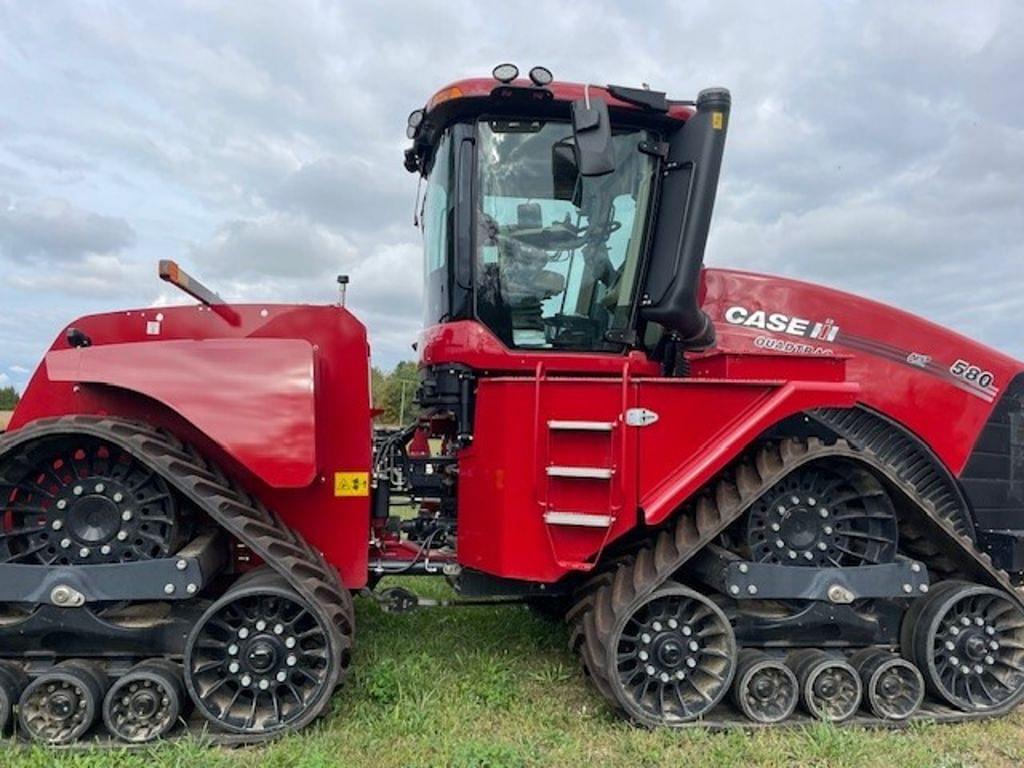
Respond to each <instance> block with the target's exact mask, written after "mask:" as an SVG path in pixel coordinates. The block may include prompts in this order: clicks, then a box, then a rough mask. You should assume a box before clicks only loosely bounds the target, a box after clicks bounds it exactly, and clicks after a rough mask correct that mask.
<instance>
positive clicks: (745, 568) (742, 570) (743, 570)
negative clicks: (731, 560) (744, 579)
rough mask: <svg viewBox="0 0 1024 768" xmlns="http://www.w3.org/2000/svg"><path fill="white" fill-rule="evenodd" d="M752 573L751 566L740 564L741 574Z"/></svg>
mask: <svg viewBox="0 0 1024 768" xmlns="http://www.w3.org/2000/svg"><path fill="white" fill-rule="evenodd" d="M749 571H750V566H749V565H747V564H746V563H740V573H747V572H749Z"/></svg>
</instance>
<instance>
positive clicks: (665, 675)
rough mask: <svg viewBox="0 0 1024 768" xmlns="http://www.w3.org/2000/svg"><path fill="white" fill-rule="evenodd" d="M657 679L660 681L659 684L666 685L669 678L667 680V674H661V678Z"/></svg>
mask: <svg viewBox="0 0 1024 768" xmlns="http://www.w3.org/2000/svg"><path fill="white" fill-rule="evenodd" d="M658 679H659V680H661V682H663V683H667V682H668V681H669V680H670V679H671V678H669V676H668V672H662V673H661V676H660V677H659V678H658Z"/></svg>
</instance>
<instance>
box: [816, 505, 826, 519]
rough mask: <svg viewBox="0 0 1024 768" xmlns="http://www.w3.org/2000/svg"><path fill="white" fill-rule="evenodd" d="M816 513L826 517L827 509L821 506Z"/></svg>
mask: <svg viewBox="0 0 1024 768" xmlns="http://www.w3.org/2000/svg"><path fill="white" fill-rule="evenodd" d="M818 514H819V515H821V516H822V518H825V517H828V510H827V509H825V508H824V507H822V508H821V509H819V510H818Z"/></svg>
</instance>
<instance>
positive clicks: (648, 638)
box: [640, 632, 651, 645]
mask: <svg viewBox="0 0 1024 768" xmlns="http://www.w3.org/2000/svg"><path fill="white" fill-rule="evenodd" d="M640 642H641V643H643V644H644V645H647V644H648V643H649V642H651V636H650V635H649V634H647V633H646V632H644V633H643V634H642V635H640Z"/></svg>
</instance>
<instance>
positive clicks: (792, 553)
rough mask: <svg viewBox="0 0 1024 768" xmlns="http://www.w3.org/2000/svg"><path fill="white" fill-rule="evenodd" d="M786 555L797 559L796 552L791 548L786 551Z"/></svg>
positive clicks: (791, 558)
mask: <svg viewBox="0 0 1024 768" xmlns="http://www.w3.org/2000/svg"><path fill="white" fill-rule="evenodd" d="M786 557H788V558H789V559H790V560H796V552H795V551H793V550H792V549H791V550H789V552H787V553H786Z"/></svg>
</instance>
